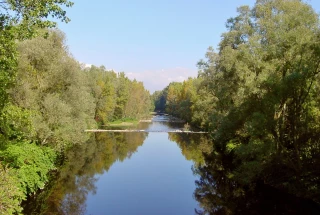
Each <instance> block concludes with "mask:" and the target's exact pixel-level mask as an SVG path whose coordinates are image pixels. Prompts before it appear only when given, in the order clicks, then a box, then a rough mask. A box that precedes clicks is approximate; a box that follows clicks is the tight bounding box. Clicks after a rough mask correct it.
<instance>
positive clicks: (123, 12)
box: [58, 0, 320, 93]
mask: <svg viewBox="0 0 320 215" xmlns="http://www.w3.org/2000/svg"><path fill="white" fill-rule="evenodd" d="M73 1H74V3H75V4H74V6H73V7H72V8H67V9H66V10H67V16H68V17H69V18H71V22H69V23H68V24H64V23H59V26H58V27H59V29H61V30H62V31H63V32H64V33H65V34H66V37H67V46H68V47H69V51H70V53H71V54H72V55H73V56H74V58H75V59H76V60H78V61H79V62H82V63H84V64H93V65H95V66H101V65H104V66H105V67H106V68H107V69H113V70H114V71H116V72H121V71H123V72H125V73H126V74H127V76H128V77H129V78H130V79H134V78H135V79H136V80H138V81H143V82H144V85H145V87H146V88H147V89H148V90H149V91H150V92H151V93H152V92H154V91H155V90H162V89H163V88H164V87H166V86H167V85H168V84H169V83H170V82H172V81H183V80H185V79H187V78H188V77H196V76H197V73H198V72H197V67H196V64H197V62H198V61H199V60H200V59H202V58H204V55H205V52H206V50H207V48H208V47H209V46H212V47H214V48H217V46H218V44H219V42H220V40H221V34H222V33H223V32H225V31H226V28H225V23H226V21H227V19H228V18H230V17H234V16H236V15H237V12H236V9H237V7H239V6H241V5H249V6H253V5H254V3H255V0H241V1H240V0H223V1H218V0H161V1H152V0H90V1H85V0H79V1H76V0H73ZM306 2H307V3H309V4H311V5H312V6H313V8H314V9H315V11H316V12H318V13H319V12H320V1H319V0H307V1H306Z"/></svg>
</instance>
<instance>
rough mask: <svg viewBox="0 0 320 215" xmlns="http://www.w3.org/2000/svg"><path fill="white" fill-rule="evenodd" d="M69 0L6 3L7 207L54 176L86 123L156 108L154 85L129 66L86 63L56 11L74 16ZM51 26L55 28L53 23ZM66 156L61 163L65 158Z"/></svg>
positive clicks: (1, 54) (0, 27) (1, 126)
mask: <svg viewBox="0 0 320 215" xmlns="http://www.w3.org/2000/svg"><path fill="white" fill-rule="evenodd" d="M72 4H73V3H71V2H70V1H67V0H59V1H58V0H50V1H44V0H36V1H29V0H23V1H3V2H0V86H1V87H0V173H1V174H0V184H1V188H0V193H1V194H0V195H1V197H0V214H12V213H20V212H21V207H20V202H21V200H23V199H26V197H27V196H30V195H32V194H33V193H35V192H36V191H38V190H39V189H42V188H44V186H45V185H46V183H47V182H48V173H49V172H50V171H52V170H55V169H56V168H57V162H58V160H57V158H59V159H60V160H59V161H61V159H62V160H63V158H64V156H63V155H64V154H65V152H66V150H67V149H68V148H70V147H71V146H73V145H78V144H81V143H84V142H85V141H86V140H87V139H88V136H87V134H86V133H85V132H84V130H85V129H90V128H96V127H98V126H99V125H104V124H106V123H108V122H110V121H113V120H123V119H125V118H130V119H139V118H141V117H143V116H145V115H146V114H148V113H149V111H150V107H151V102H150V101H151V100H150V95H149V92H148V91H147V90H146V89H145V88H144V86H143V84H142V83H141V82H138V81H136V80H133V81H132V80H129V79H128V78H127V77H126V76H125V74H124V73H123V72H121V73H115V72H114V71H107V70H106V69H105V68H104V67H99V68H98V67H94V66H92V67H91V68H84V67H83V66H82V65H81V64H80V63H79V62H77V61H76V60H75V59H74V58H73V57H72V56H71V55H70V53H69V52H68V49H67V46H66V44H65V36H64V34H63V33H62V32H60V31H59V30H57V29H52V27H55V25H56V23H55V22H54V21H51V20H50V19H49V18H50V17H52V18H54V19H55V20H60V21H63V22H68V21H69V18H68V17H67V16H66V12H65V11H64V10H63V7H70V6H72ZM50 28H51V29H50ZM59 163H61V162H59Z"/></svg>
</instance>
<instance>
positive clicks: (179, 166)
mask: <svg viewBox="0 0 320 215" xmlns="http://www.w3.org/2000/svg"><path fill="white" fill-rule="evenodd" d="M157 119H160V120H157ZM182 127H183V124H172V123H171V124H170V123H168V122H166V120H164V119H163V117H160V118H156V120H155V121H154V122H152V123H140V124H139V127H138V129H148V130H157V131H158V130H164V131H167V130H172V129H181V128H182ZM182 136H185V137H183V138H184V141H180V142H181V143H179V144H177V143H175V139H177V140H178V139H179V138H181V137H182ZM182 136H181V134H180V137H178V136H175V134H170V135H168V133H115V134H112V133H97V134H95V137H92V138H91V140H90V141H89V142H87V143H86V144H82V145H79V146H77V147H74V148H73V149H72V150H70V151H69V152H68V153H67V154H66V157H67V159H68V162H67V163H66V165H65V166H64V168H63V169H62V171H61V173H60V175H59V176H58V177H57V179H56V180H55V182H54V183H52V187H51V189H49V191H48V192H46V193H42V194H41V195H39V196H38V198H36V199H34V200H33V201H31V202H30V203H29V205H27V206H26V210H25V212H26V214H31V213H32V212H34V213H37V214H38V213H43V214H50V213H51V214H194V210H195V208H198V204H197V202H196V200H195V199H194V198H193V192H194V190H195V188H196V187H195V180H196V179H197V178H196V176H194V175H193V173H192V168H191V167H192V165H193V164H194V163H193V161H191V160H195V161H196V160H197V159H198V160H201V158H198V157H197V156H195V158H197V159H193V157H192V156H191V157H190V153H188V148H189V147H187V146H183V144H185V143H187V142H185V140H186V139H188V138H189V137H191V136H192V135H191V134H188V135H182ZM198 137H200V136H199V135H198ZM198 137H197V139H198ZM181 152H182V153H183V154H184V155H187V156H186V157H185V156H184V155H183V154H182V153H181ZM199 153H200V152H199ZM199 153H198V154H199ZM191 154H196V153H193V152H192V153H191ZM199 156H200V154H199ZM199 162H201V161H199Z"/></svg>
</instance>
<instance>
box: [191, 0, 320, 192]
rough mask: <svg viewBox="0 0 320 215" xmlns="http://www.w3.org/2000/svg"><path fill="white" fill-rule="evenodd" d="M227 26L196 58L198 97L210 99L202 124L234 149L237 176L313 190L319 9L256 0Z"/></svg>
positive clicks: (290, 0) (284, 0) (287, 0)
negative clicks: (216, 47)
mask: <svg viewBox="0 0 320 215" xmlns="http://www.w3.org/2000/svg"><path fill="white" fill-rule="evenodd" d="M227 28H228V31H227V32H226V33H224V34H223V35H222V40H221V42H220V45H219V51H218V53H215V52H214V51H213V50H212V49H209V50H208V53H207V54H206V56H207V60H206V61H201V62H200V63H199V66H200V70H201V71H200V73H199V75H200V76H201V77H202V78H203V80H204V81H203V83H202V86H201V88H200V90H202V91H204V92H207V93H208V96H205V97H203V101H204V102H205V103H207V104H211V108H210V109H209V110H210V111H211V112H210V113H206V114H207V115H208V117H207V122H206V123H204V124H207V125H209V127H208V128H209V129H210V130H211V131H212V132H213V137H214V140H215V144H216V145H219V147H221V148H222V149H223V150H224V151H225V152H229V153H234V154H235V160H234V162H236V163H237V164H238V165H239V166H238V168H237V170H235V174H236V175H237V177H238V179H239V181H240V182H241V183H243V184H250V183H251V182H252V183H254V181H256V180H257V179H262V180H263V181H264V182H265V183H267V184H272V185H273V186H276V187H285V189H288V190H290V192H294V193H296V194H297V195H300V194H301V195H306V196H309V197H312V196H313V195H315V193H317V192H319V189H318V188H315V187H314V186H316V187H317V185H315V184H313V182H312V181H314V180H318V178H319V175H320V174H319V171H318V170H315V169H314V168H313V167H312V166H313V165H314V164H315V162H316V163H318V162H319V159H318V155H317V154H318V153H319V144H320V142H319V126H318V123H317V122H318V120H319V113H320V112H319V108H320V103H319V100H318V97H317V96H316V95H319V84H320V82H319V71H320V68H319V63H320V57H319V56H320V55H319V50H320V49H319V47H320V46H319V45H320V43H319V35H320V34H319V33H320V31H319V18H318V14H316V13H315V12H314V10H313V9H312V8H311V6H309V5H308V4H306V3H303V2H302V1H298V0H257V2H256V4H255V6H254V8H252V9H251V8H249V7H248V6H242V7H240V8H239V9H238V16H236V17H234V18H231V19H229V20H228V22H227ZM198 105H201V103H199V102H198ZM197 109H198V110H200V108H199V107H198V108H197ZM283 169H286V170H287V171H286V173H285V174H283V177H281V178H277V177H276V176H275V175H277V174H279V172H280V171H283ZM288 181H290V183H288ZM288 184H290V185H288ZM311 184H313V185H312V187H313V188H312V192H313V194H311V190H310V187H311ZM304 189H307V190H309V191H310V192H309V193H304V194H302V193H300V192H301V191H302V190H304Z"/></svg>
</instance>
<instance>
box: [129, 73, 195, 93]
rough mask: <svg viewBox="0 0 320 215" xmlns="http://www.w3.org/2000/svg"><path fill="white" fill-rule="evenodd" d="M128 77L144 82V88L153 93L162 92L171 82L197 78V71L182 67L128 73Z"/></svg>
mask: <svg viewBox="0 0 320 215" xmlns="http://www.w3.org/2000/svg"><path fill="white" fill-rule="evenodd" d="M126 75H127V77H128V78H130V79H136V80H138V81H142V82H143V83H144V86H145V87H146V88H147V89H148V90H149V91H150V92H151V93H153V92H154V91H156V90H162V89H163V88H165V87H166V86H167V85H168V84H169V83H170V82H174V81H176V82H182V81H184V80H186V79H188V78H189V77H195V76H197V71H196V70H192V69H187V68H182V67H176V68H169V69H161V70H157V71H145V72H137V73H136V72H134V73H133V72H128V73H126Z"/></svg>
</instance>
